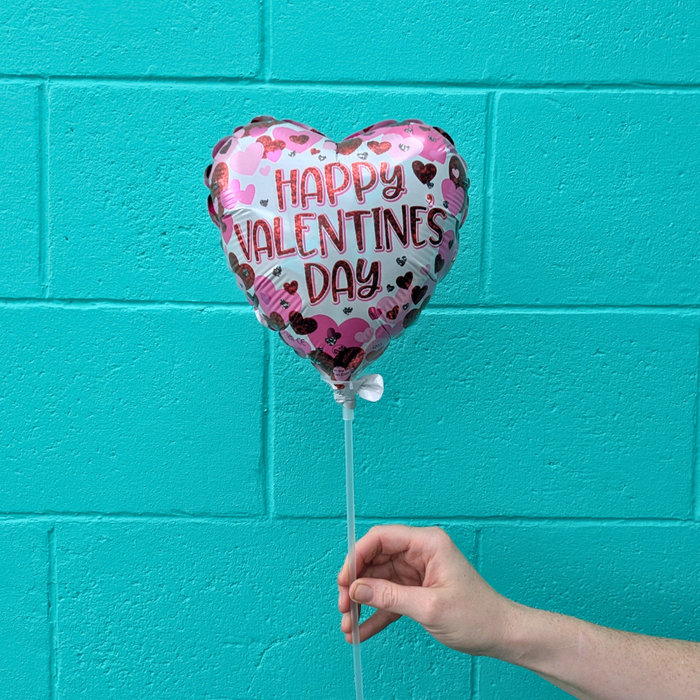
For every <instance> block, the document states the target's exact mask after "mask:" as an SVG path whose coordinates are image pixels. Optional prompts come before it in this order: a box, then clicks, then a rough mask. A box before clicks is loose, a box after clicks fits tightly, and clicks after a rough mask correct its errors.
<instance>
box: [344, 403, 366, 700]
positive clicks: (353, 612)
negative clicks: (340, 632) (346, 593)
mask: <svg viewBox="0 0 700 700" xmlns="http://www.w3.org/2000/svg"><path fill="white" fill-rule="evenodd" d="M349 404H350V405H349ZM354 404H355V401H354V399H353V400H352V401H349V402H346V403H344V404H343V420H344V422H345V494H346V499H347V511H348V560H349V563H350V582H349V584H348V588H349V587H350V586H352V583H353V581H354V580H355V579H356V578H357V561H356V560H355V485H354V482H353V474H352V472H353V453H352V422H353V419H354V417H355V408H354ZM359 617H360V616H359V610H358V606H357V603H355V602H354V601H352V600H351V601H350V619H351V621H352V658H353V665H354V667H355V696H356V698H357V700H364V694H363V692H362V658H361V657H360V630H359V624H360V620H359Z"/></svg>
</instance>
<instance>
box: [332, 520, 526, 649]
mask: <svg viewBox="0 0 700 700" xmlns="http://www.w3.org/2000/svg"><path fill="white" fill-rule="evenodd" d="M356 552H357V572H358V579H357V580H356V581H355V582H354V583H353V585H352V586H351V587H350V589H348V583H349V565H348V560H347V557H346V560H345V563H344V564H343V568H342V569H341V570H340V573H339V574H338V590H339V597H338V609H339V610H340V612H341V613H343V618H342V621H341V625H340V627H341V630H342V631H343V632H344V633H345V638H346V640H347V641H348V642H351V641H352V636H351V622H350V598H352V599H353V600H354V601H356V602H357V603H361V604H365V605H370V606H371V607H373V608H376V612H375V613H374V614H373V615H372V616H371V617H369V618H368V619H367V620H365V621H364V622H363V623H362V624H361V625H360V641H362V642H363V641H365V640H366V639H369V638H370V637H373V636H374V635H375V634H377V633H378V632H380V631H381V630H383V629H384V628H385V627H387V626H388V625H389V624H391V623H392V622H394V621H395V620H398V619H399V618H400V617H401V615H406V616H407V617H410V618H411V619H413V620H415V621H416V622H418V623H419V624H420V625H422V626H423V627H424V628H425V630H426V631H427V632H428V633H429V634H431V635H432V636H433V637H435V639H437V640H438V641H439V642H441V643H442V644H445V645H446V646H448V647H451V648H452V649H456V650H457V651H462V652H465V653H467V654H473V655H489V656H497V657H501V656H502V653H503V652H504V651H505V648H506V640H507V635H508V632H509V629H510V627H511V623H512V619H513V616H514V615H516V614H517V610H516V608H517V605H516V604H515V603H512V602H511V601H510V600H508V599H507V598H504V597H503V596H502V595H500V594H499V593H497V592H496V591H495V590H494V589H493V588H491V586H489V585H488V583H486V581H484V579H483V578H481V576H480V575H479V574H478V573H477V571H476V570H475V569H474V567H472V565H471V564H470V563H469V562H468V561H467V560H466V558H465V557H464V555H463V554H462V553H461V552H460V551H459V549H457V547H456V546H455V544H454V542H452V540H451V539H450V537H449V535H448V534H447V533H446V532H445V531H444V530H441V529H440V528H437V527H429V528H418V527H408V526H406V525H381V526H376V527H373V528H372V529H371V530H370V531H369V532H368V533H367V534H366V535H365V536H364V537H363V538H362V539H360V540H359V541H358V542H357V545H356Z"/></svg>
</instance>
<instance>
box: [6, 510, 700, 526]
mask: <svg viewBox="0 0 700 700" xmlns="http://www.w3.org/2000/svg"><path fill="white" fill-rule="evenodd" d="M345 519H346V516H345V514H342V515H280V514H279V513H277V514H276V515H275V520H276V521H279V520H289V521H307V522H321V521H323V522H338V523H344V522H345ZM268 520H269V518H268V515H267V513H265V512H262V513H259V514H255V515H251V514H245V515H244V514H235V513H234V514H217V513H208V514H203V513H200V514H187V513H175V514H170V513H126V512H114V513H107V512H66V511H51V512H45V513H32V512H4V513H0V521H2V522H48V523H57V522H183V523H185V522H187V523H190V522H191V523H211V524H214V523H227V522H229V523H239V524H255V523H264V522H267V521H268ZM356 521H357V522H358V523H359V524H363V525H376V524H381V523H406V522H410V523H414V524H417V525H426V526H429V525H435V524H441V523H446V524H450V523H451V524H455V525H465V526H471V527H478V526H480V525H481V526H483V525H518V526H522V527H529V526H533V527H534V526H542V525H552V526H559V525H562V526H565V525H584V526H587V525H590V526H594V527H598V526H609V525H612V526H618V525H619V526H624V527H645V526H658V527H697V526H698V525H699V524H698V521H697V520H695V519H694V518H693V517H692V516H691V517H688V518H670V517H669V518H649V517H630V518H624V517H607V518H606V517H594V518H590V517H586V516H576V517H563V516H562V517H544V516H512V517H509V516H503V515H499V516H477V517H466V516H440V515H435V516H432V517H431V516H411V515H403V516H401V515H400V516H392V517H386V516H382V515H365V516H358V517H357V518H356Z"/></svg>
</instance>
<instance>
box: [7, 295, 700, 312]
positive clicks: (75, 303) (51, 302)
mask: <svg viewBox="0 0 700 700" xmlns="http://www.w3.org/2000/svg"><path fill="white" fill-rule="evenodd" d="M12 306H18V307H23V306H27V307H29V306H37V307H53V308H56V307H61V308H76V309H89V308H105V307H114V308H126V309H130V308H132V309H139V308H156V309H159V308H170V307H173V308H184V309H194V310H202V309H212V310H230V309H248V308H249V307H250V305H249V304H248V303H246V302H243V301H190V300H177V299H110V298H95V299H64V298H46V299H37V298H35V297H0V307H12ZM698 312H700V304H656V305H652V304H629V305H621V304H549V305H548V304H507V303H498V304H440V303H431V304H430V306H429V307H428V309H427V310H426V311H425V312H424V313H427V314H428V315H431V314H432V315H440V314H444V313H449V314H455V313H463V314H495V313H541V314H557V313H596V314H598V313H630V314H635V313H636V314H649V313H650V314H660V313H668V314H686V315H697V313H698Z"/></svg>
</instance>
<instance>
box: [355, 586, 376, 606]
mask: <svg viewBox="0 0 700 700" xmlns="http://www.w3.org/2000/svg"><path fill="white" fill-rule="evenodd" d="M352 599H353V600H354V601H356V602H357V603H369V602H370V600H372V589H371V587H370V586H365V584H364V583H358V584H357V586H355V595H353V597H352Z"/></svg>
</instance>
